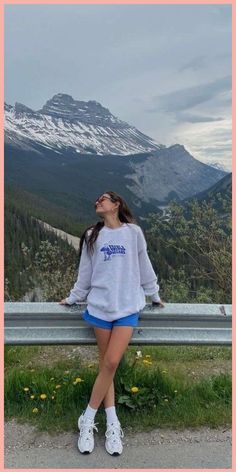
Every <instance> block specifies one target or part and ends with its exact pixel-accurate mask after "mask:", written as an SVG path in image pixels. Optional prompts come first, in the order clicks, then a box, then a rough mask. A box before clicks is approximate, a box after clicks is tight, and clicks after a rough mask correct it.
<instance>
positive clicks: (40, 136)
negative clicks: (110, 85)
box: [4, 93, 162, 156]
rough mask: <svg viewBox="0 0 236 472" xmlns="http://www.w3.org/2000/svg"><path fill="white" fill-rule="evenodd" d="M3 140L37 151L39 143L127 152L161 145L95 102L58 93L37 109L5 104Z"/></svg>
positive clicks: (90, 150) (93, 151)
mask: <svg viewBox="0 0 236 472" xmlns="http://www.w3.org/2000/svg"><path fill="white" fill-rule="evenodd" d="M4 108H5V142H6V143H7V144H11V145H12V146H15V147H17V148H21V149H25V150H30V151H33V150H35V151H36V152H40V153H41V151H40V148H41V146H43V147H44V148H48V149H52V150H54V151H56V152H57V153H63V151H64V150H65V149H70V150H74V151H75V152H77V153H81V154H95V155H96V154H97V155H107V154H110V155H111V154H113V155H121V156H124V155H128V154H141V153H145V152H150V151H155V150H158V149H160V148H162V146H161V145H160V144H158V143H157V142H155V141H154V140H153V139H151V138H150V137H148V136H146V135H145V134H143V133H141V132H140V131H138V130H137V129H136V128H135V127H133V126H130V125H129V124H128V123H126V122H124V121H121V120H120V119H118V118H116V117H115V116H113V115H112V114H111V113H110V111H109V110H108V109H107V108H104V107H103V106H102V105H101V104H100V103H98V102H96V101H88V102H84V101H79V100H74V99H73V98H72V97H71V96H70V95H67V94H63V93H58V94H57V95H54V96H53V97H52V98H51V99H50V100H48V101H47V102H46V104H45V105H44V106H43V107H42V108H41V109H40V110H37V111H34V110H31V109H30V108H28V107H26V106H25V105H23V104H21V103H16V104H15V106H11V105H8V104H5V106H4Z"/></svg>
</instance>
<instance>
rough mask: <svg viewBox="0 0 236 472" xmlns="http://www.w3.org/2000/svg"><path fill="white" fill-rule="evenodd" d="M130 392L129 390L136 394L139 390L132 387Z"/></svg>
mask: <svg viewBox="0 0 236 472" xmlns="http://www.w3.org/2000/svg"><path fill="white" fill-rule="evenodd" d="M130 390H131V392H132V393H137V392H138V391H139V388H138V387H132V388H131V389H130Z"/></svg>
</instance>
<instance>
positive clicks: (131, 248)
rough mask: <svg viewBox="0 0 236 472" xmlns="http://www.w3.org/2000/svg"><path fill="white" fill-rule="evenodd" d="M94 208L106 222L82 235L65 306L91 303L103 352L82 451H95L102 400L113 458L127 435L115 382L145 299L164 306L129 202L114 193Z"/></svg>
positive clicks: (84, 420)
mask: <svg viewBox="0 0 236 472" xmlns="http://www.w3.org/2000/svg"><path fill="white" fill-rule="evenodd" d="M95 208H96V213H97V215H99V216H100V217H101V218H102V221H99V222H98V223H97V224H95V225H92V226H90V227H89V228H87V229H86V230H85V232H84V233H83V235H82V237H81V240H80V256H81V257H80V264H79V271H78V278H77V281H76V283H75V285H74V288H73V289H72V290H71V292H70V295H69V297H67V298H65V299H64V300H61V302H60V304H62V305H72V304H73V303H75V302H76V301H84V300H85V299H87V309H86V311H85V312H84V313H83V315H82V316H83V319H84V320H85V321H86V322H87V323H88V324H89V325H91V326H92V327H93V328H94V332H95V336H96V340H97V344H98V350H99V374H98V376H97V378H96V380H95V383H94V386H93V389H92V393H91V397H90V400H89V404H88V406H87V408H86V410H85V411H84V412H83V413H82V415H81V416H80V417H79V419H78V428H79V431H80V434H79V439H78V448H79V451H80V452H82V453H90V452H92V451H93V449H94V436H93V430H94V429H95V430H96V431H97V428H96V426H95V425H96V423H94V419H95V415H96V413H97V409H98V408H99V406H100V404H101V403H102V401H103V403H104V407H105V411H106V415H107V429H106V433H105V436H106V441H105V448H106V450H107V452H108V453H109V454H111V455H119V454H121V453H122V450H123V446H122V440H121V439H122V437H123V436H124V433H123V431H122V429H121V425H120V422H119V420H118V417H117V414H116V409H115V393H114V382H113V378H114V376H115V372H116V369H117V367H118V365H119V362H120V360H121V358H122V356H123V354H124V352H125V350H126V348H127V347H128V344H129V341H130V339H131V337H132V334H133V329H134V327H135V326H138V318H139V310H141V309H142V308H144V306H145V304H146V301H145V295H150V296H151V298H152V302H153V304H156V305H158V306H160V307H163V306H164V305H163V303H162V302H161V300H160V297H159V294H158V291H159V286H158V285H157V277H156V275H155V272H154V270H153V268H152V265H151V262H150V259H149V257H148V254H147V244H146V240H145V238H144V235H143V232H142V230H141V228H140V227H139V226H138V225H137V224H136V223H135V220H134V218H133V216H132V214H131V212H130V210H129V208H128V206H127V204H126V202H125V201H124V200H123V198H121V196H119V195H118V194H117V193H115V192H112V191H109V192H105V193H104V194H103V195H101V196H100V198H98V199H97V200H96V202H95Z"/></svg>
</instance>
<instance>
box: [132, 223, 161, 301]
mask: <svg viewBox="0 0 236 472" xmlns="http://www.w3.org/2000/svg"><path fill="white" fill-rule="evenodd" d="M138 258H139V270H140V281H141V285H142V287H143V290H144V293H145V295H149V296H151V299H152V302H155V303H162V302H161V299H160V296H159V285H158V283H157V275H156V274H155V272H154V269H153V267H152V263H151V261H150V259H149V256H148V253H147V242H146V240H145V237H144V235H143V232H142V229H141V228H139V231H138Z"/></svg>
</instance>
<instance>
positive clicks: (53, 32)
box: [5, 5, 231, 170]
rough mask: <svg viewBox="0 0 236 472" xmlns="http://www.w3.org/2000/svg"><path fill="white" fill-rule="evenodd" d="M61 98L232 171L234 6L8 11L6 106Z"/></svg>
mask: <svg viewBox="0 0 236 472" xmlns="http://www.w3.org/2000/svg"><path fill="white" fill-rule="evenodd" d="M56 93H67V94H69V95H72V97H73V98H74V99H76V100H96V101H99V102H100V103H101V104H102V105H103V106H105V107H107V108H109V110H110V111H111V113H113V114H114V115H115V116H118V117H119V118H120V119H122V120H124V121H127V122H128V123H129V124H131V125H133V126H136V127H137V128H138V129H139V130H140V131H142V132H144V133H145V134H147V135H149V136H151V137H152V138H154V139H155V140H156V141H158V142H159V143H162V144H165V145H167V146H169V145H172V144H175V143H179V144H183V145H184V146H185V147H186V149H187V150H188V151H189V152H190V153H191V154H192V155H193V156H194V157H195V158H197V159H199V160H201V161H203V162H206V163H207V164H213V163H218V164H220V165H222V166H223V167H224V168H225V169H226V170H231V6H230V5H7V6H5V101H6V102H7V103H9V104H11V105H14V103H15V102H16V101H17V102H21V103H24V104H25V105H27V106H29V107H30V108H33V109H34V110H37V109H40V108H41V107H42V106H43V105H44V104H45V102H46V101H47V100H48V99H49V98H51V97H52V96H53V95H54V94H56Z"/></svg>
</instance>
